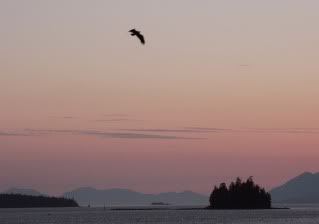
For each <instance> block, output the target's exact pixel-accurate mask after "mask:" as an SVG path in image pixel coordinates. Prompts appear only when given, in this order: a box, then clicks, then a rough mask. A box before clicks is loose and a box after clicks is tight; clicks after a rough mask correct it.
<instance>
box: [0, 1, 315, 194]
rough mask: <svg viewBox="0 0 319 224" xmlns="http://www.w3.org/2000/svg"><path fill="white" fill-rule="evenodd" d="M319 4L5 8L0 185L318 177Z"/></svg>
mask: <svg viewBox="0 0 319 224" xmlns="http://www.w3.org/2000/svg"><path fill="white" fill-rule="evenodd" d="M318 10H319V2H317V1H311V0H309V1H293V0H289V1H288V0H282V1H275V0H269V1H263V2H261V1H258V2H257V1H253V0H243V1H240V2H239V1H213V0H202V1H200V2H198V1H195V0H174V1H171V0H170V1H168V0H161V1H149V0H136V1H134V2H133V1H124V0H122V1H119V0H114V1H111V0H107V1H99V0H92V1H84V0H83V1H80V0H77V1H75V0H74V1H71V0H70V1H62V0H57V1H42V0H30V1H26V2H21V1H11V0H3V1H1V2H0V27H1V39H0V49H1V51H0V105H1V106H0V108H1V109H0V115H1V116H0V155H1V158H0V160H1V162H0V170H1V172H0V180H1V181H0V190H4V189H6V188H8V187H12V186H15V187H32V188H36V189H38V190H40V191H43V192H49V193H54V194H58V193H61V192H63V191H66V190H70V189H72V188H75V187H81V186H87V185H90V186H94V187H98V188H110V187H122V188H123V187H125V188H130V189H133V190H138V191H143V192H160V191H181V190H193V191H197V192H202V193H209V191H210V190H211V189H212V187H213V185H214V184H218V183H219V182H220V181H227V182H228V181H230V180H231V179H233V178H235V177H237V176H241V177H243V178H245V177H248V176H251V175H253V176H254V177H255V179H256V180H257V181H258V182H259V183H261V184H263V185H265V186H266V187H267V189H269V188H271V187H273V186H276V185H278V184H281V183H283V182H284V181H285V180H287V179H289V178H290V177H293V176H294V175H298V174H300V173H301V172H303V171H313V172H315V171H318V170H319V165H317V164H318V159H319V151H318V148H319V138H318V137H319V117H318V114H319V104H318V103H317V99H318V97H319V88H318V85H319V74H318V73H319V64H318V58H319V29H318V28H317V27H318V26H317V21H319V15H318ZM133 27H134V28H137V29H140V30H142V32H143V33H144V34H145V37H146V42H147V44H146V45H145V46H141V45H140V44H139V43H138V40H136V39H134V38H132V37H130V36H129V34H128V33H127V31H128V30H129V29H131V28H133Z"/></svg>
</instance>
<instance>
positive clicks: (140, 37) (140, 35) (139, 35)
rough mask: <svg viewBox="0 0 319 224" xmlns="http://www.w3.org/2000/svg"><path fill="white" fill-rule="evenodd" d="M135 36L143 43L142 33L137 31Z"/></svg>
mask: <svg viewBox="0 0 319 224" xmlns="http://www.w3.org/2000/svg"><path fill="white" fill-rule="evenodd" d="M136 36H137V37H138V39H140V41H141V43H142V44H145V38H144V36H143V35H142V34H140V33H139V34H137V35H136Z"/></svg>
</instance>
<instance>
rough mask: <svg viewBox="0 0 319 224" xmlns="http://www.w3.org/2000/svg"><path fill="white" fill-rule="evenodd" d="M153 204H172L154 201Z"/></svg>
mask: <svg viewBox="0 0 319 224" xmlns="http://www.w3.org/2000/svg"><path fill="white" fill-rule="evenodd" d="M152 205H171V204H169V203H164V202H152Z"/></svg>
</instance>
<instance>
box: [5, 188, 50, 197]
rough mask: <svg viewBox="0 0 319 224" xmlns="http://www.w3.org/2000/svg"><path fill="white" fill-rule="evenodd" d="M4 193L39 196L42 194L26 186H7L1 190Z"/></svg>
mask: <svg viewBox="0 0 319 224" xmlns="http://www.w3.org/2000/svg"><path fill="white" fill-rule="evenodd" d="M3 193H4V194H21V195H30V196H41V195H44V194H42V193H40V192H39V191H36V190H33V189H28V188H15V187H13V188H9V189H8V190H6V191H4V192H3Z"/></svg>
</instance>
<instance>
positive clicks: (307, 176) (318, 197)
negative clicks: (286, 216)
mask: <svg viewBox="0 0 319 224" xmlns="http://www.w3.org/2000/svg"><path fill="white" fill-rule="evenodd" d="M270 194H271V196H272V199H273V202H277V203H278V202H280V203H319V173H310V172H305V173H303V174H301V175H299V176H297V177H295V178H293V179H291V180H289V181H288V182H286V183H285V184H283V185H281V186H279V187H276V188H274V189H272V190H271V191H270Z"/></svg>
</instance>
